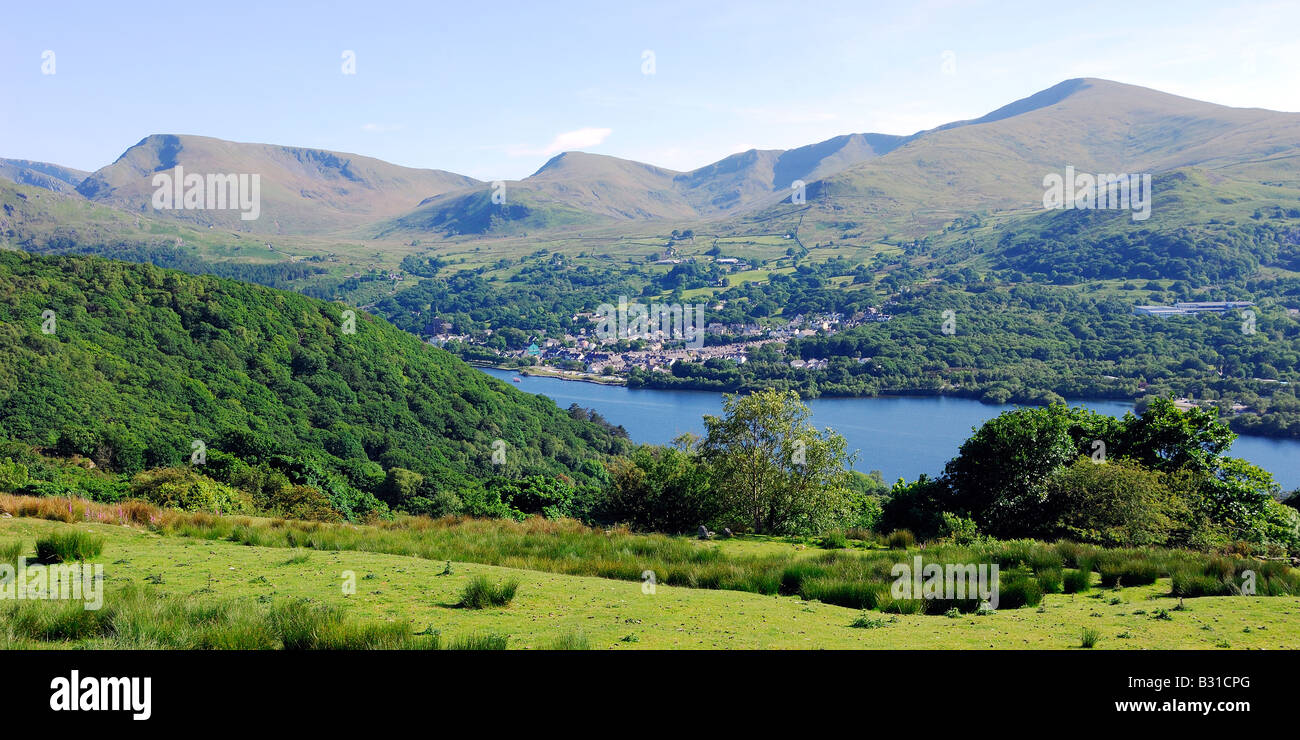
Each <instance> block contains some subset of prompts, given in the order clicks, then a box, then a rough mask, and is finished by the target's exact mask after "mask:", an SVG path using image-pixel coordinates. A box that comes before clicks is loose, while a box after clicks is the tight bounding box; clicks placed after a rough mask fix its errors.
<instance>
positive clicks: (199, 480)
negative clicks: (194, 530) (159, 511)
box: [131, 468, 253, 514]
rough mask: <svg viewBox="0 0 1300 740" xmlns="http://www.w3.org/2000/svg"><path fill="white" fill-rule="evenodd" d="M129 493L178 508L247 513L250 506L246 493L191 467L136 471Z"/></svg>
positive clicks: (165, 506)
mask: <svg viewBox="0 0 1300 740" xmlns="http://www.w3.org/2000/svg"><path fill="white" fill-rule="evenodd" d="M131 495H132V496H136V497H138V498H141V499H143V500H145V501H148V502H149V503H151V504H154V505H155V506H161V507H163V508H166V509H180V510H181V511H211V512H218V513H221V514H248V513H251V512H252V510H253V507H252V501H251V499H250V497H249V496H248V494H246V493H244V492H243V491H239V490H236V489H234V488H231V487H230V486H227V485H226V484H224V483H218V482H217V481H215V480H213V479H211V478H209V477H207V476H206V475H201V474H200V473H198V472H196V471H194V470H193V469H191V468H162V469H159V470H149V471H145V472H143V473H138V474H137V475H136V476H135V477H133V478H132V479H131Z"/></svg>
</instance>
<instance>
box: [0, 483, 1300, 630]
mask: <svg viewBox="0 0 1300 740" xmlns="http://www.w3.org/2000/svg"><path fill="white" fill-rule="evenodd" d="M68 504H69V501H67V500H55V499H27V498H25V497H3V498H0V510H3V511H4V512H5V513H6V514H9V515H10V517H9V518H4V519H0V556H5V557H8V556H9V555H12V554H13V553H14V552H15V551H18V550H21V551H22V552H24V553H26V554H27V556H28V557H30V556H31V554H32V553H33V552H34V551H35V543H36V541H37V540H39V539H42V538H48V537H49V536H50V535H51V534H55V533H59V532H67V531H69V530H74V531H81V532H86V533H89V534H90V535H92V536H94V537H97V538H102V539H103V542H104V545H103V550H102V554H100V555H98V556H95V557H94V558H92V561H91V562H100V563H104V564H105V579H106V583H105V588H106V604H107V605H106V607H105V608H104V609H103V610H101V611H100V612H98V613H96V614H94V615H91V616H85V615H84V614H78V613H77V612H78V611H79V610H80V606H79V605H75V604H74V605H68V604H64V603H60V602H22V603H21V604H18V605H15V604H13V603H11V604H0V642H3V643H4V644H5V645H6V646H7V647H18V648H35V647H40V648H47V647H53V648H68V647H156V648H221V647H243V648H267V649H274V648H281V647H302V648H321V649H324V648H331V647H333V648H340V647H351V648H372V649H384V648H394V649H397V648H404V649H431V648H434V647H444V648H445V647H509V648H527V649H574V648H583V647H591V648H598V649H605V648H611V649H629V648H752V649H759V648H763V649H766V648H830V649H847V648H892V647H899V648H909V647H910V648H999V649H1010V648H1028V647H1034V648H1060V649H1065V648H1075V649H1077V648H1080V647H1081V646H1082V645H1083V644H1084V643H1085V642H1089V641H1090V642H1092V643H1093V644H1095V645H1096V647H1097V648H1099V649H1107V648H1109V649H1122V648H1215V647H1218V648H1287V647H1290V648H1295V647H1297V646H1300V631H1298V630H1297V627H1296V625H1298V624H1300V620H1298V619H1297V617H1298V616H1300V598H1298V597H1297V596H1296V595H1294V594H1296V593H1297V590H1296V588H1295V585H1296V580H1295V574H1294V572H1293V571H1290V570H1289V569H1287V568H1286V567H1285V566H1283V565H1281V564H1278V563H1271V562H1270V563H1258V562H1254V561H1250V560H1246V559H1238V558H1230V557H1214V556H1203V555H1196V554H1192V553H1186V552H1177V551H1157V550H1151V551H1145V552H1138V551H1114V550H1100V549H1096V548H1087V547H1081V546H1075V545H1070V544H1068V543H1066V544H1057V545H1044V544H1041V543H1032V542H1007V543H986V544H984V545H977V546H973V547H958V546H955V545H938V544H933V543H932V544H930V545H928V546H927V547H926V549H925V550H920V549H918V548H917V547H912V548H910V549H893V550H891V549H888V548H887V546H886V545H884V544H879V543H875V542H869V541H863V540H852V539H850V540H848V543H849V546H848V547H845V548H842V549H841V548H836V549H823V548H821V547H818V546H817V545H816V544H815V543H811V542H803V541H799V540H794V539H782V538H759V537H753V538H750V537H746V538H738V539H732V540H723V541H719V542H703V541H698V540H694V539H689V538H682V537H665V536H659V535H637V534H632V533H628V532H625V531H621V530H599V529H589V528H586V527H582V526H581V525H578V524H576V523H573V522H568V521H559V522H548V521H545V520H540V519H533V520H529V521H527V522H523V523H513V522H504V521H484V520H454V519H447V520H428V519H415V518H412V519H402V520H399V521H396V522H384V523H380V524H377V525H346V524H345V525H325V524H319V523H314V522H295V521H281V520H270V519H255V518H248V517H216V516H212V515H206V514H184V513H179V512H168V511H160V510H156V509H153V508H152V507H146V506H141V505H138V504H132V505H123V506H121V507H118V506H100V505H96V504H93V503H89V502H76V501H74V502H72V507H71V511H69V509H68ZM15 543H17V545H16V546H15ZM896 544H899V545H901V544H905V543H896ZM918 554H919V555H922V556H923V557H925V558H926V559H927V562H928V561H930V560H931V559H934V560H948V561H956V560H960V559H961V558H972V559H981V558H986V559H988V560H989V561H991V562H1000V563H1004V564H1005V566H1004V567H1005V568H1006V570H1005V571H1004V573H1008V575H1009V576H1010V578H1011V580H1012V583H1014V584H1019V585H1016V586H1008V584H1007V581H1006V580H1005V578H1006V577H1004V582H1003V596H1002V603H1001V604H1000V608H999V609H998V610H997V611H995V612H983V611H975V610H973V609H972V608H971V607H972V606H974V605H970V604H964V603H956V604H950V603H947V602H936V603H934V604H928V603H921V602H917V603H916V604H911V603H898V602H891V601H890V600H889V599H888V596H887V589H883V591H882V589H880V588H879V585H880V583H881V582H882V581H881V577H882V574H884V577H886V578H887V577H888V572H889V566H891V565H892V563H894V562H899V561H910V560H911V559H912V558H913V557H914V556H916V555H918ZM1248 567H1255V568H1258V569H1259V570H1258V573H1259V576H1258V583H1257V589H1258V591H1257V592H1258V593H1259V594H1261V595H1260V596H1257V597H1253V598H1251V597H1243V596H1241V595H1217V596H1208V595H1206V596H1201V595H1198V594H1200V593H1206V592H1210V591H1213V592H1217V593H1226V592H1228V591H1230V590H1231V589H1226V590H1220V589H1222V588H1224V587H1222V586H1216V585H1214V584H1216V583H1217V584H1228V583H1231V582H1232V581H1233V577H1234V576H1235V575H1236V574H1237V573H1239V572H1240V571H1241V570H1244V569H1247V568H1248ZM645 570H654V571H655V573H656V580H657V583H656V584H655V585H654V586H653V587H651V586H649V585H648V584H646V583H644V582H643V581H642V579H641V575H642V573H643V572H644V571H645ZM349 579H351V580H352V582H353V584H354V587H353V589H352V590H351V592H350V593H349V592H348V589H347V588H345V587H344V584H345V583H347V582H348V580H349ZM476 583H477V585H475V584H476ZM1031 583H1032V584H1035V585H1036V586H1038V587H1039V588H1038V589H1036V588H1035V587H1034V586H1030V585H1029V584H1031ZM1180 583H1181V584H1182V585H1179V584H1180ZM510 584H513V590H512V591H511V593H510V594H509V598H507V599H505V601H504V602H501V603H497V604H494V603H491V601H490V600H489V601H488V602H486V603H483V604H481V606H482V608H466V606H467V605H466V604H465V603H464V601H465V599H466V596H467V594H468V593H473V592H474V591H475V589H478V590H479V591H480V592H481V591H482V589H483V587H484V586H486V587H490V589H492V590H500V589H504V588H505V587H506V586H507V585H510ZM1180 589H1183V590H1184V595H1183V597H1182V598H1180V597H1179V596H1178V595H1177V593H1178V592H1179V591H1180ZM1198 589H1199V590H1198ZM1040 591H1041V592H1040ZM1269 593H1272V594H1275V595H1272V596H1264V594H1269ZM1014 594H1019V596H1016V595H1014ZM882 596H883V597H884V598H881V597H882ZM1193 597H1195V598H1193ZM1018 599H1019V600H1021V601H1022V602H1023V603H1018V601H1017V600H1018ZM73 606H76V607H77V608H75V609H74V608H73ZM295 620H297V621H295ZM294 624H299V627H297V628H294V627H292V625H294ZM302 624H306V625H308V626H307V627H302V626H301V625H302ZM293 629H297V630H298V631H297V632H294V631H293ZM1089 630H1091V632H1087V631H1089ZM295 635H298V637H295ZM302 635H306V637H302ZM286 637H287V638H288V639H286ZM1085 637H1089V640H1085V639H1084V638H1085Z"/></svg>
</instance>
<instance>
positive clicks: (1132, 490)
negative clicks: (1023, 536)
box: [1041, 457, 1189, 547]
mask: <svg viewBox="0 0 1300 740" xmlns="http://www.w3.org/2000/svg"><path fill="white" fill-rule="evenodd" d="M1044 490H1045V501H1044V502H1043V505H1044V508H1045V509H1046V512H1045V516H1044V517H1043V518H1042V521H1043V523H1044V530H1043V532H1042V533H1041V534H1042V535H1043V536H1049V537H1064V538H1067V539H1072V540H1076V541H1079V542H1095V543H1097V544H1101V545H1107V546H1110V547H1140V546H1143V545H1165V544H1168V540H1169V538H1170V535H1171V533H1172V532H1173V531H1174V530H1175V529H1177V528H1178V526H1179V524H1180V523H1181V522H1184V521H1186V520H1187V515H1188V513H1189V511H1188V507H1187V502H1186V501H1184V500H1183V499H1182V498H1180V497H1179V496H1177V495H1176V494H1175V493H1174V492H1173V491H1171V490H1170V488H1169V486H1168V485H1166V483H1165V482H1164V480H1163V476H1162V475H1161V474H1160V473H1158V472H1156V471H1154V470H1149V469H1147V468H1144V467H1142V466H1141V465H1139V464H1138V463H1136V462H1133V461H1131V460H1112V461H1110V462H1107V463H1106V464H1104V465H1099V464H1097V463H1095V462H1093V461H1092V460H1091V459H1089V458H1087V457H1080V458H1078V459H1077V460H1075V461H1074V463H1072V464H1071V465H1069V466H1067V467H1064V468H1060V469H1058V470H1057V471H1056V472H1055V473H1053V474H1052V475H1051V477H1049V478H1048V480H1047V482H1046V485H1045V486H1044Z"/></svg>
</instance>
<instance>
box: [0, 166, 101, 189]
mask: <svg viewBox="0 0 1300 740" xmlns="http://www.w3.org/2000/svg"><path fill="white" fill-rule="evenodd" d="M89 174H90V173H89V172H82V171H81V170H74V169H72V168H71V167H64V166H62V165H57V164H50V163H48V162H32V161H29V160H26V159H0V178H4V179H6V180H11V181H13V182H16V183H18V184H20V185H32V186H34V187H38V188H45V189H46V190H53V191H54V192H56V193H71V192H75V191H76V189H77V185H78V184H80V183H81V181H82V180H84V179H86V176H87V175H89Z"/></svg>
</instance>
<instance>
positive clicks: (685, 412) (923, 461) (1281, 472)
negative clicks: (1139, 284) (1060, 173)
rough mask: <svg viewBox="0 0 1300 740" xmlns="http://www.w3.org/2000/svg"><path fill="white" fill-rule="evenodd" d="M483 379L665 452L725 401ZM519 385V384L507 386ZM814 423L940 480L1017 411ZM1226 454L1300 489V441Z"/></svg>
mask: <svg viewBox="0 0 1300 740" xmlns="http://www.w3.org/2000/svg"><path fill="white" fill-rule="evenodd" d="M482 370H483V372H485V373H487V374H489V375H491V376H493V377H496V378H500V379H502V380H504V381H506V382H507V383H511V384H512V385H514V386H515V387H516V388H519V389H520V390H524V391H527V392H529V393H540V394H542V395H544V396H547V397H549V398H551V399H552V400H554V401H555V403H556V404H558V405H559V406H560V407H561V408H568V406H569V404H572V403H576V404H578V405H579V406H584V407H586V408H590V409H595V410H596V411H599V412H600V414H601V415H602V416H604V417H605V418H606V419H607V420H609V422H610V423H611V424H621V425H623V427H624V428H625V429H627V431H628V434H629V435H631V437H632V440H633V441H636V442H649V443H652V444H666V443H668V442H670V441H672V439H673V438H674V437H676V436H677V435H679V434H681V433H682V432H694V433H695V434H703V433H704V422H703V421H702V417H703V416H704V415H705V414H715V415H716V414H718V413H720V411H721V410H722V396H721V395H719V394H717V393H712V392H707V391H667V390H647V389H638V390H629V389H628V388H625V387H623V386H618V385H597V384H595V383H582V382H575V381H571V380H558V379H556V378H541V377H529V376H527V375H522V376H521V375H517V374H516V373H513V372H510V371H508V370H495V369H491V368H482ZM515 377H518V378H519V379H520V382H518V383H512V382H511V381H512V379H513V378H515ZM1071 403H1072V404H1074V405H1081V406H1087V407H1088V408H1090V409H1093V410H1094V411H1098V412H1100V413H1105V414H1110V415H1111V416H1117V417H1118V416H1123V415H1124V413H1125V412H1127V411H1130V410H1132V409H1133V404H1131V403H1124V402H1120V401H1071ZM808 406H809V407H810V408H811V409H812V420H813V423H814V424H816V425H817V426H818V427H819V428H820V427H830V428H832V429H834V430H835V431H837V432H839V433H840V434H842V435H844V438H845V439H846V440H847V441H848V447H849V450H850V451H853V450H857V451H858V460H857V463H856V464H855V465H854V467H855V468H856V469H858V470H861V471H863V472H868V471H871V470H879V471H880V472H881V473H883V474H884V476H885V480H886V481H888V482H893V481H894V480H897V479H898V478H907V479H908V480H913V479H915V478H916V477H917V476H918V475H920V474H921V473H928V474H929V475H932V476H933V475H938V474H939V473H940V472H942V471H943V466H944V463H946V462H947V461H948V460H949V459H951V458H952V457H953V456H954V455H956V454H957V448H958V447H959V446H960V445H961V443H962V442H963V441H964V440H965V439H966V438H967V437H969V436H970V434H971V429H972V428H973V427H978V426H979V425H981V424H983V423H984V422H985V421H987V420H989V419H991V418H993V417H994V416H997V415H998V414H1000V413H1001V412H1003V411H1005V410H1007V409H1010V408H1015V407H1014V406H1010V405H1006V406H1003V405H990V404H986V403H980V402H979V401H976V400H972V399H967V398H949V397H944V396H922V397H907V398H894V397H890V398H815V399H811V400H809V401H808ZM1229 454H1231V455H1233V456H1234V457H1241V458H1245V459H1246V460H1249V461H1251V462H1253V463H1255V464H1256V465H1259V466H1260V467H1262V468H1264V469H1265V470H1267V471H1269V472H1271V473H1272V474H1273V477H1274V478H1276V479H1277V481H1278V483H1279V484H1281V486H1282V488H1283V489H1284V490H1292V489H1295V488H1297V487H1300V441H1296V440H1283V439H1269V438H1264V437H1244V436H1243V437H1238V438H1237V441H1236V442H1235V443H1234V444H1233V446H1232V449H1231V450H1230V451H1229Z"/></svg>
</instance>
